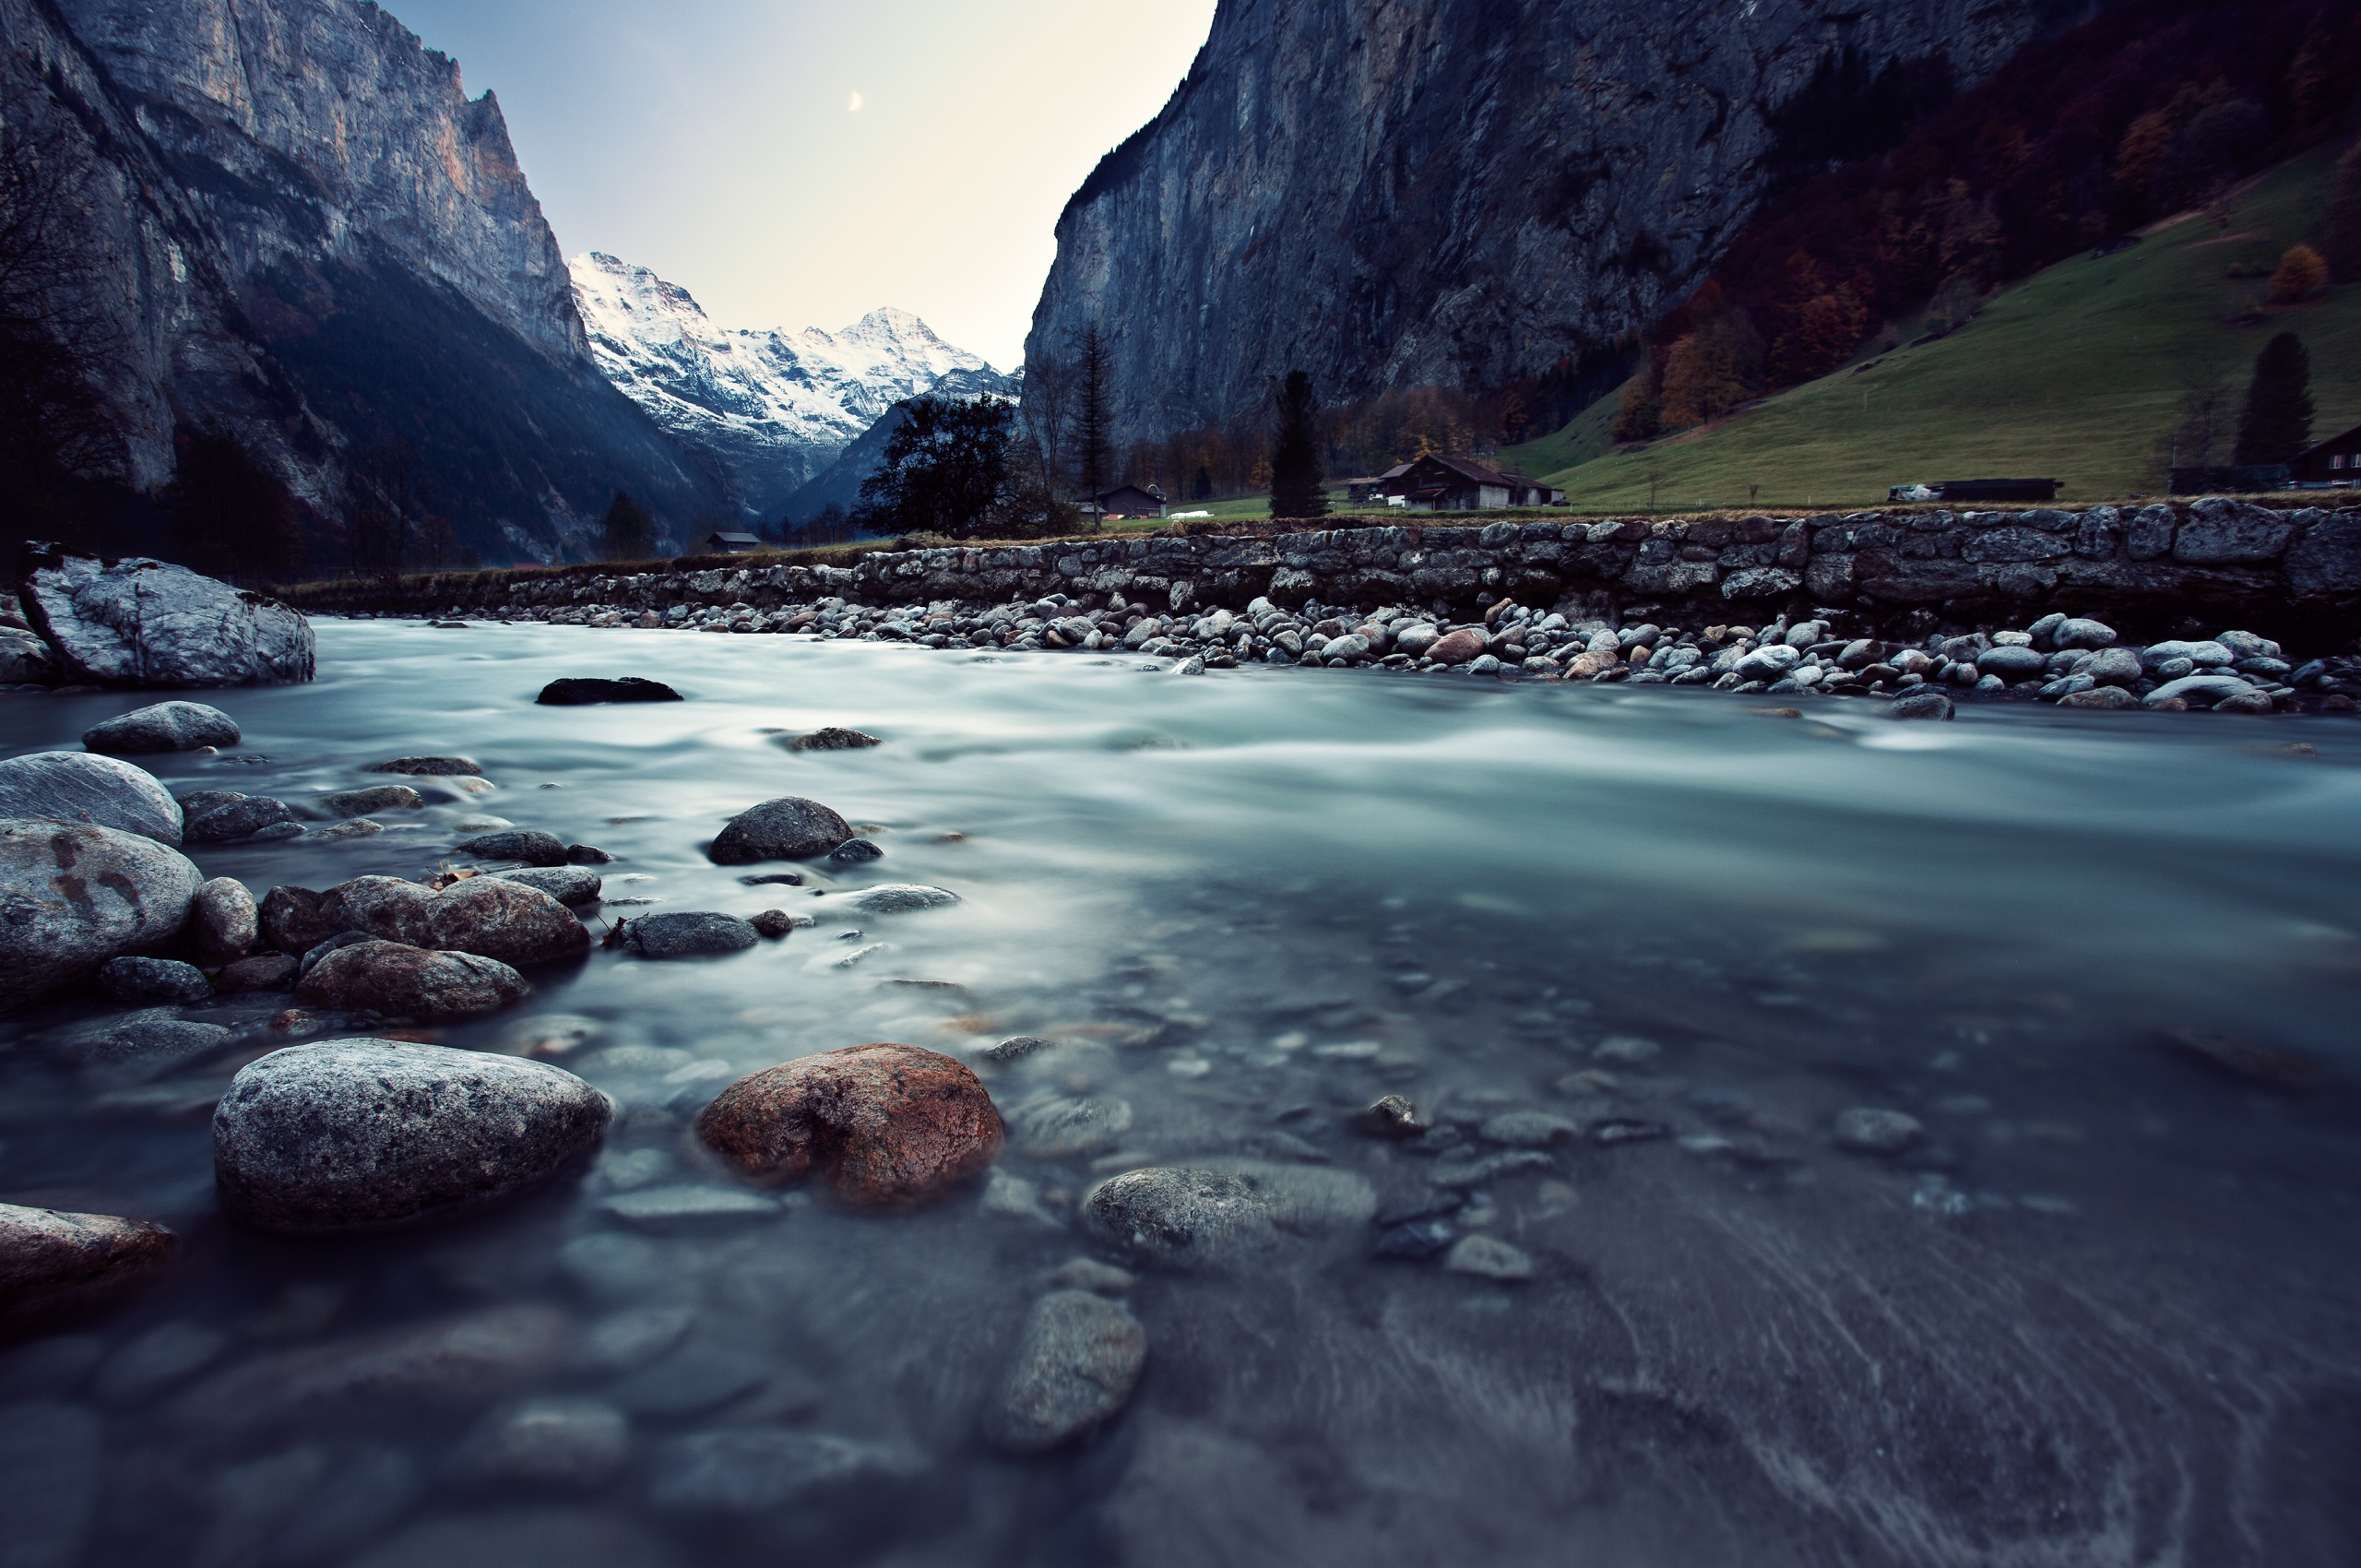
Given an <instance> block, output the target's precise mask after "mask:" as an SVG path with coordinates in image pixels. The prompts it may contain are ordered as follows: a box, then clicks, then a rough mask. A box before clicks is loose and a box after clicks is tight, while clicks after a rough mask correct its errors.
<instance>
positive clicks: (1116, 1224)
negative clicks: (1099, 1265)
mask: <svg viewBox="0 0 2361 1568" xmlns="http://www.w3.org/2000/svg"><path fill="white" fill-rule="evenodd" d="M1083 1214H1084V1217H1085V1218H1086V1220H1087V1221H1088V1222H1089V1224H1090V1226H1091V1228H1092V1229H1094V1230H1096V1231H1097V1232H1098V1233H1099V1234H1100V1235H1101V1236H1103V1237H1105V1238H1106V1239H1107V1240H1108V1241H1111V1242H1113V1243H1115V1244H1116V1245H1117V1246H1120V1247H1122V1248H1124V1249H1126V1250H1127V1251H1129V1252H1131V1253H1133V1254H1134V1255H1135V1256H1137V1257H1139V1258H1141V1259H1142V1260H1144V1261H1145V1262H1148V1263H1155V1264H1161V1265H1165V1266H1166V1267H1170V1268H1188V1267H1192V1266H1195V1265H1201V1264H1206V1263H1213V1262H1216V1261H1220V1260H1221V1259H1223V1258H1225V1257H1227V1256H1228V1255H1229V1254H1231V1253H1234V1252H1235V1251H1237V1250H1238V1249H1239V1248H1240V1245H1241V1244H1251V1243H1252V1241H1256V1240H1259V1239H1260V1238H1261V1237H1262V1236H1263V1235H1264V1234H1265V1233H1266V1232H1268V1230H1269V1229H1270V1225H1271V1218H1270V1210H1269V1206H1267V1205H1266V1204H1265V1203H1264V1198H1263V1194H1261V1193H1260V1192H1259V1191H1258V1190H1256V1188H1255V1187H1254V1185H1253V1184H1252V1182H1248V1181H1247V1180H1245V1178H1243V1177H1240V1176H1233V1175H1228V1174H1225V1173H1223V1172H1221V1171H1216V1170H1192V1169H1190V1168H1187V1167H1172V1168H1151V1169H1149V1170H1127V1171H1125V1172H1123V1173H1122V1174H1121V1175H1120V1176H1116V1177H1112V1178H1110V1179H1109V1180H1108V1181H1105V1182H1100V1183H1099V1184H1098V1185H1097V1187H1096V1188H1094V1189H1092V1191H1091V1194H1090V1196H1089V1197H1088V1198H1086V1200H1084V1203H1083Z"/></svg>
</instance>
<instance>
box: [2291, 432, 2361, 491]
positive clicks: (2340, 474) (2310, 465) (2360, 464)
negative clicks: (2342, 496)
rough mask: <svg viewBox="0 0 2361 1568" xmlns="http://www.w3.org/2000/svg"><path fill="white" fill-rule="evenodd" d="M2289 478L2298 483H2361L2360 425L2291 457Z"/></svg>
mask: <svg viewBox="0 0 2361 1568" xmlns="http://www.w3.org/2000/svg"><path fill="white" fill-rule="evenodd" d="M2287 477H2288V478H2289V479H2291V480H2293V481H2295V482H2296V483H2297V484H2356V485H2361V424H2356V425H2355V426H2354V427H2353V428H2352V429H2351V430H2348V431H2346V432H2345V433H2344V434H2342V435H2331V436H2330V437H2329V438H2328V439H2327V440H2326V441H2322V442H2319V443H2318V444H2317V445H2311V446H2307V447H2306V448H2304V450H2302V451H2301V452H2298V453H2296V455H2295V456H2294V457H2290V458H2288V459H2287Z"/></svg>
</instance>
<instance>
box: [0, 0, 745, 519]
mask: <svg viewBox="0 0 2361 1568" xmlns="http://www.w3.org/2000/svg"><path fill="white" fill-rule="evenodd" d="M0 43H5V44H6V52H5V53H6V59H5V60H4V61H0V77H5V82H0V86H5V90H6V116H7V119H8V121H9V126H8V129H9V133H10V134H11V135H12V136H20V137H26V138H29V142H30V144H32V145H38V146H39V147H40V148H42V157H43V159H45V160H48V161H49V162H51V163H52V164H55V163H59V162H61V161H62V162H65V163H70V164H71V165H72V166H73V168H74V170H75V175H76V179H75V184H76V187H77V191H78V192H79V193H80V194H81V195H80V199H79V200H78V201H77V204H76V206H77V224H78V226H79V230H80V232H79V233H78V235H77V243H78V244H79V245H80V247H81V249H82V250H83V251H84V252H85V253H86V255H87V258H88V261H89V268H90V282H89V298H90V299H91V300H93V301H95V302H98V303H99V304H100V305H101V306H102V308H103V314H104V315H105V316H106V318H107V322H108V324H109V326H110V327H111V328H112V330H111V332H110V333H109V334H107V337H108V340H109V353H110V357H111V359H112V361H113V369H112V372H111V374H109V376H108V377H107V380H108V394H109V401H110V404H111V406H112V407H113V410H114V411H115V414H116V420H117V424H118V428H119V432H120V437H121V441H120V451H119V453H118V454H117V455H116V457H115V460H114V463H113V470H112V471H111V472H109V473H107V474H106V475H104V476H103V477H110V478H115V479H120V480H122V481H125V482H126V483H128V484H130V485H131V486H133V487H134V488H136V489H138V490H141V491H147V492H153V491H155V490H156V489H157V488H158V487H160V485H161V484H163V483H164V482H166V481H168V480H169V479H170V477H171V474H172V467H173V460H172V434H173V430H174V427H175V424H176V423H177V424H178V425H180V426H181V427H183V428H189V427H206V428H227V429H230V430H231V431H233V432H235V433H236V434H238V435H239V436H240V437H241V438H242V439H243V440H244V441H245V442H246V443H247V444H248V445H250V446H252V447H253V448H255V450H257V451H258V452H259V453H260V454H261V455H262V456H263V457H264V458H265V460H266V461H267V463H268V464H269V466H271V467H272V468H274V469H277V470H279V472H280V473H281V474H282V476H283V477H285V478H286V479H287V480H288V481H289V482H290V484H291V487H292V488H293V489H294V490H295V491H296V493H298V494H299V495H300V496H302V497H303V499H305V500H307V501H309V502H311V503H312V504H313V505H315V506H316V507H318V508H319V509H320V510H321V511H322V512H323V513H325V514H326V515H328V516H331V517H333V516H334V515H336V514H337V513H338V511H339V510H340V506H339V500H338V497H339V493H340V490H339V487H340V482H341V475H342V471H343V462H344V459H345V457H346V456H347V455H348V454H349V453H350V452H351V451H353V450H354V449H356V448H360V447H365V446H372V445H378V444H383V443H388V442H401V443H405V444H407V445H408V446H409V449H410V450H411V451H412V453H413V454H414V455H415V456H414V466H415V472H414V479H415V483H416V486H417V490H418V492H419V495H420V499H421V505H422V506H423V507H424V509H426V510H429V511H436V512H441V513H443V514H445V516H448V517H452V518H453V519H454V521H455V522H456V523H457V525H458V527H459V529H460V532H461V534H462V536H463V537H465V538H467V539H468V540H469V542H470V543H472V544H474V545H476V546H477V547H478V548H479V549H481V550H482V551H483V552H485V553H486V554H487V555H489V556H492V557H494V558H507V557H511V556H523V557H537V558H542V559H548V558H552V557H554V556H555V555H557V554H558V553H560V552H564V551H565V550H567V549H568V548H575V549H578V548H579V547H580V546H581V544H582V543H583V542H584V540H586V539H587V533H588V530H589V529H590V527H591V520H592V519H593V518H594V517H596V516H597V515H598V514H599V512H600V511H601V510H603V508H604V506H605V505H606V503H607V501H608V499H609V498H610V497H611V493H612V491H613V490H614V489H616V488H629V489H631V490H633V491H634V493H636V494H639V495H640V496H641V497H642V498H643V499H644V500H647V501H649V502H651V503H653V505H654V506H655V508H656V509H657V510H658V512H659V514H670V516H671V517H674V518H675V519H676V520H677V521H678V522H679V523H681V524H682V525H685V524H686V523H687V522H688V520H689V519H690V518H691V517H693V516H694V515H695V514H696V513H698V512H701V511H706V510H708V509H711V508H712V507H713V506H714V505H716V504H717V503H718V495H719V491H718V486H717V485H716V484H715V483H714V481H712V479H711V478H710V477H709V476H707V475H706V474H705V473H703V472H702V471H700V470H699V469H696V468H695V467H694V465H693V464H692V463H691V462H690V461H688V460H687V459H685V458H684V457H682V455H681V454H680V453H679V452H678V451H677V450H676V449H674V448H673V447H672V446H671V445H670V443H669V442H668V441H667V440H666V439H665V438H664V436H663V435H662V434H661V433H660V432H658V431H657V430H656V428H655V427H654V426H653V425H652V424H651V423H650V422H648V421H647V418H646V416H645V415H643V414H642V413H641V412H640V411H639V410H637V409H636V408H635V407H634V406H633V405H632V404H631V403H630V402H629V400H628V399H626V398H623V396H622V395H621V394H619V393H617V392H616V391H615V390H614V389H613V388H612V387H611V386H609V385H608V384H607V382H606V380H605V378H604V377H603V376H601V375H600V374H599V372H598V369H597V366H596V364H595V363H594V362H593V361H592V358H591V355H590V350H589V343H588V339H587V334H586V333H585V331H584V328H583V325H582V321H581V317H580V316H579V315H578V314H577V313H576V311H575V305H574V298H573V291H572V284H571V281H570V279H569V278H568V275H567V271H566V267H565V262H564V256H563V255H562V254H561V253H560V251H559V249H558V245H557V241H556V237H555V236H554V235H553V234H552V232H551V231H550V228H549V225H548V223H547V222H546V221H545V220H543V218H542V216H541V211H540V204H539V203H538V202H537V201H536V200H535V199H534V196H533V194H532V191H531V188H530V187H529V186H528V184H527V183H526V180H525V176H524V173H523V172H522V171H521V170H520V169H519V168H518V166H517V162H516V154H515V151H514V149H513V148H512V147H511V146H510V143H509V139H508V132H507V127H506V125H505V123H504V120H503V119H502V117H501V113H500V107H499V104H498V103H497V102H496V101H493V99H492V97H491V95H490V94H486V95H485V96H483V97H482V98H481V99H476V100H472V101H471V100H469V98H468V97H467V95H466V92H465V90H464V88H463V86H462V83H461V79H460V75H459V69H458V66H457V65H456V64H454V63H453V62H452V61H451V60H449V59H447V58H445V56H443V55H441V54H438V53H434V52H433V51H431V50H428V49H426V48H424V47H423V46H422V45H421V43H420V42H419V41H418V40H417V38H416V37H414V36H413V35H411V34H410V33H409V31H408V30H406V29H404V28H403V27H402V26H401V25H400V23H398V22H397V21H396V20H395V19H394V18H392V17H391V16H390V15H388V14H387V13H386V12H385V11H383V10H381V9H379V8H378V7H377V6H374V5H371V4H366V3H364V0H0ZM676 531H677V530H676Z"/></svg>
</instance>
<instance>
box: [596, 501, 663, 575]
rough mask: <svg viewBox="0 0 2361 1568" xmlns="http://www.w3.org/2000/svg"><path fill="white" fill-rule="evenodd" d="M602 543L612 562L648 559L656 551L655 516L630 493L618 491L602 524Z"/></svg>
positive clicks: (600, 544) (600, 540)
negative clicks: (648, 512)
mask: <svg viewBox="0 0 2361 1568" xmlns="http://www.w3.org/2000/svg"><path fill="white" fill-rule="evenodd" d="M655 551H656V519H655V518H653V517H649V516H648V515H647V507H645V506H642V505H640V504H639V503H638V502H636V501H634V500H633V499H632V498H631V496H630V494H629V493H626V492H624V491H621V490H618V491H616V492H615V499H614V504H613V505H610V506H609V507H608V508H607V517H606V521H605V522H603V523H601V524H600V525H599V552H600V553H601V554H603V555H605V556H606V558H607V559H608V560H610V561H645V560H647V558H648V557H649V556H650V555H652V554H654V553H655Z"/></svg>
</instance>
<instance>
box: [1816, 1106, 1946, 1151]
mask: <svg viewBox="0 0 2361 1568" xmlns="http://www.w3.org/2000/svg"><path fill="white" fill-rule="evenodd" d="M1926 1131H1927V1130H1926V1128H1924V1127H1922V1126H1920V1125H1919V1123H1918V1119H1917V1118H1916V1117H1915V1116H1909V1115H1905V1114H1904V1113H1903V1112H1902V1111H1881V1110H1878V1109H1876V1108H1874V1107H1870V1106H1856V1107H1854V1108H1853V1109H1852V1110H1850V1111H1841V1112H1839V1113H1838V1115H1837V1118H1836V1146H1837V1147H1839V1148H1843V1149H1850V1150H1851V1151H1852V1152H1853V1153H1855V1154H1900V1153H1901V1152H1902V1151H1903V1150H1904V1149H1906V1148H1908V1147H1909V1146H1911V1145H1913V1144H1915V1143H1916V1142H1918V1140H1919V1139H1920V1138H1921V1137H1923V1136H1925V1135H1926Z"/></svg>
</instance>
